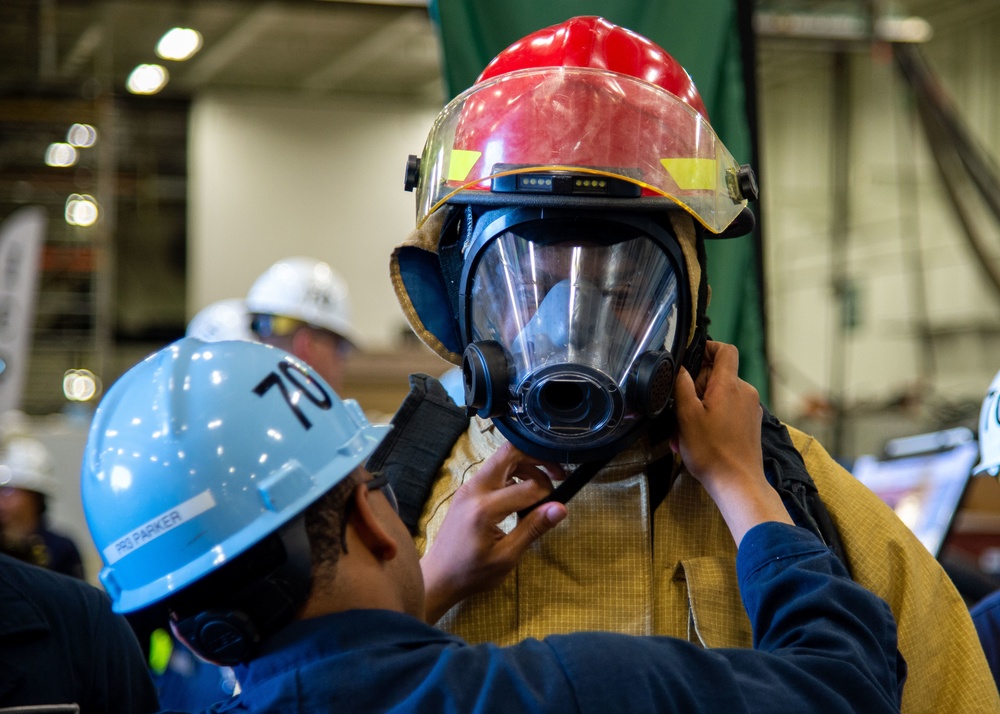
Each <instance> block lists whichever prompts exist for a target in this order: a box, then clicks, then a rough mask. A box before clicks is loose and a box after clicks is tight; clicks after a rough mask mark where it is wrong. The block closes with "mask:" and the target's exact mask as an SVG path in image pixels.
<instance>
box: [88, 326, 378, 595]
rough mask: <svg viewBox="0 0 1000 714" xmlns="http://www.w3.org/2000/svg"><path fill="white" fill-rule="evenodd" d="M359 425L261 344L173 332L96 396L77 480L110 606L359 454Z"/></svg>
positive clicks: (311, 496) (168, 584)
mask: <svg viewBox="0 0 1000 714" xmlns="http://www.w3.org/2000/svg"><path fill="white" fill-rule="evenodd" d="M389 428H390V427H388V426H383V425H372V424H370V423H369V422H368V420H367V419H366V418H365V415H364V413H363V412H362V411H361V408H360V406H359V405H358V404H357V402H355V401H353V400H350V399H348V400H341V399H340V398H339V397H338V396H337V395H336V393H335V392H334V391H333V389H331V388H330V387H329V386H328V385H327V384H326V382H324V381H323V379H322V378H321V377H320V376H319V375H318V374H316V372H315V371H314V370H312V369H311V368H310V367H308V366H307V365H306V364H305V363H303V362H301V361H300V360H298V359H296V358H294V357H292V356H291V355H289V354H288V353H286V352H284V351H282V350H279V349H277V348H274V347H270V346H267V345H262V344H257V343H251V342H242V341H226V342H214V343H207V342H202V341H201V340H197V339H194V338H190V337H187V338H184V339H182V340H179V341H177V342H175V343H174V344H172V345H170V346H168V347H166V348H164V349H162V350H160V351H159V352H156V353H154V354H153V355H151V356H149V357H147V358H146V359H145V360H144V361H143V362H141V363H139V364H138V365H136V366H135V367H133V368H132V369H131V370H129V371H128V372H127V373H126V374H124V375H123V376H122V377H121V378H120V379H119V380H118V381H117V382H116V383H115V384H114V386H113V387H112V388H111V389H110V390H109V391H108V393H107V394H106V395H105V397H104V399H103V400H102V401H101V404H100V406H99V407H98V409H97V411H96V413H95V414H94V421H93V424H92V425H91V429H90V434H89V436H88V439H87V445H86V448H85V450H84V458H83V467H82V475H81V478H82V481H81V492H82V496H83V508H84V513H85V515H86V518H87V524H88V526H89V527H90V533H91V536H92V537H93V539H94V543H95V544H96V546H97V549H98V550H99V551H100V552H101V557H102V558H103V560H104V564H105V567H104V568H103V569H102V570H101V574H100V578H101V582H102V583H103V584H104V587H105V589H106V590H107V591H108V594H109V595H110V596H111V598H112V600H113V601H114V609H115V611H116V612H131V611H133V610H137V609H139V608H142V607H146V606H147V605H150V604H152V603H154V602H156V601H158V600H161V599H163V598H165V597H167V596H169V595H171V594H173V593H174V592H176V591H177V590H178V589H180V588H183V587H185V586H187V585H189V584H191V583H193V582H195V581H196V580H199V579H200V578H202V577H204V576H205V575H207V574H208V573H210V572H212V571H214V570H216V569H217V568H219V567H221V566H222V565H223V564H225V563H226V562H228V561H229V560H231V559H232V558H233V557H235V556H237V555H239V554H240V553H242V552H244V551H246V550H247V549H248V548H250V547H251V546H253V545H254V544H256V543H258V542H259V541H261V540H262V539H264V538H265V537H267V536H268V535H270V534H271V533H274V532H275V531H276V530H278V528H280V527H281V526H282V525H284V524H285V523H287V522H288V521H290V520H291V519H293V518H294V517H296V516H297V515H299V514H300V513H302V511H304V510H305V509H306V508H307V507H308V506H309V505H310V504H312V503H313V502H314V501H316V500H317V499H319V498H320V496H322V495H323V494H324V493H326V492H327V491H328V490H330V489H331V488H332V487H333V486H335V485H336V484H337V483H339V482H340V481H342V480H343V479H344V478H346V477H347V476H348V475H349V474H351V473H352V472H353V471H354V469H355V468H356V467H357V466H358V465H360V464H362V463H364V461H365V459H367V457H368V456H369V455H370V454H371V452H372V451H374V449H375V447H376V446H378V444H379V442H381V441H382V439H383V438H384V437H385V435H386V434H387V433H388V430H389Z"/></svg>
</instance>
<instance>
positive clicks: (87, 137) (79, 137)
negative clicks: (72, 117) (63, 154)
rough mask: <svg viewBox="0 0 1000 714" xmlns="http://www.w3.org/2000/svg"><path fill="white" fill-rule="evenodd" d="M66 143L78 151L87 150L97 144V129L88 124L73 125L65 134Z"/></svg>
mask: <svg viewBox="0 0 1000 714" xmlns="http://www.w3.org/2000/svg"><path fill="white" fill-rule="evenodd" d="M66 141H67V142H69V143H70V144H72V145H73V146H75V147H76V148H78V149H88V148H90V147H91V146H93V145H94V144H96V143H97V129H95V128H94V127H92V126H91V125H90V124H74V125H73V126H71V127H70V128H69V131H67V132H66Z"/></svg>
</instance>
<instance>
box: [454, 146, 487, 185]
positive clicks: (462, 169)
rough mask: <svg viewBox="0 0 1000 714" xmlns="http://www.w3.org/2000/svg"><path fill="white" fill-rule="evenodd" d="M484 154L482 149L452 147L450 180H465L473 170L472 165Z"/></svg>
mask: <svg viewBox="0 0 1000 714" xmlns="http://www.w3.org/2000/svg"><path fill="white" fill-rule="evenodd" d="M482 155H483V152H481V151H469V150H467V149H452V150H451V160H450V161H449V162H448V180H449V181H464V180H465V177H466V176H468V175H469V172H470V171H472V167H473V166H475V165H476V162H477V161H479V157H480V156H482Z"/></svg>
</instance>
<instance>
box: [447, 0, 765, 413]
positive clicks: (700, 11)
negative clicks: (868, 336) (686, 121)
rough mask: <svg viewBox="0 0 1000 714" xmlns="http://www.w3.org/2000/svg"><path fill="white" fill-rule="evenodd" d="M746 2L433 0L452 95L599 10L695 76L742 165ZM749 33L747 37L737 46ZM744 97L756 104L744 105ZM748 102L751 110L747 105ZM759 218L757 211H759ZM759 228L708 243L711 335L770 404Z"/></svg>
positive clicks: (750, 139)
mask: <svg viewBox="0 0 1000 714" xmlns="http://www.w3.org/2000/svg"><path fill="white" fill-rule="evenodd" d="M750 9H751V8H750V2H749V0H699V1H698V2H691V1H690V0H653V1H651V0H431V2H430V13H431V17H432V19H433V20H434V22H435V23H436V24H437V27H438V30H439V32H440V35H441V46H442V48H443V61H444V68H443V69H444V77H445V84H446V88H447V91H448V94H449V96H450V97H454V96H455V95H456V94H458V93H459V92H461V91H462V90H464V89H466V88H467V87H469V86H471V85H472V84H473V83H474V82H475V81H476V77H477V76H479V73H480V72H481V71H482V70H483V68H484V67H485V66H486V65H487V63H488V62H489V61H490V60H491V59H493V57H494V56H496V55H497V54H498V53H499V52H500V51H501V50H503V49H504V48H505V47H507V46H508V45H510V44H511V43H512V42H514V41H515V40H517V39H519V38H521V37H523V36H525V35H527V34H529V33H531V32H534V31H535V30H538V29H541V28H543V27H547V26H549V25H554V24H557V23H559V22H562V21H563V20H566V19H568V18H570V17H574V16H577V15H600V16H602V17H604V18H606V19H608V20H610V21H611V22H614V23H616V24H618V25H621V26H623V27H627V28H629V29H631V30H634V31H636V32H638V33H639V34H641V35H644V36H646V37H648V38H649V39H651V40H653V41H654V42H656V43H657V44H659V45H660V46H661V47H663V48H664V49H665V50H667V52H669V53H670V54H671V55H673V56H674V58H676V59H677V60H678V61H679V62H680V63H681V64H682V65H683V66H684V68H685V69H686V70H687V71H688V73H689V74H690V75H691V77H692V78H693V79H694V82H695V84H696V85H697V87H698V91H699V92H700V93H701V96H702V99H703V100H704V102H705V106H706V107H707V108H708V114H709V117H711V120H712V126H713V127H714V129H715V131H716V132H717V133H718V135H719V137H720V138H721V139H722V141H723V143H725V145H726V147H727V148H728V149H729V150H730V151H731V152H732V153H733V155H734V156H735V157H736V159H737V160H738V161H740V163H751V164H753V165H754V168H755V169H757V170H758V172H759V166H758V165H757V162H756V157H755V156H754V154H755V133H756V127H755V124H754V119H755V117H754V111H753V109H752V107H753V91H752V86H751V87H749V91H748V85H752V81H753V80H752V77H753V71H752V70H753V67H752V62H753V60H752V57H753V53H752V51H748V48H749V47H750V45H749V44H747V43H750V42H752V37H751V36H750V29H749V17H750ZM741 36H743V39H744V42H741ZM748 98H749V99H750V101H749V102H748ZM748 107H749V108H748ZM753 208H754V210H755V211H757V212H758V219H759V217H760V214H759V207H758V206H754V207H753ZM759 235H760V231H759V225H758V230H757V231H755V233H754V234H753V235H751V236H746V237H743V238H736V239H734V240H727V241H708V242H707V245H708V275H709V284H710V285H711V286H712V303H711V305H710V306H709V311H708V313H709V317H710V318H711V320H712V324H711V327H710V334H711V336H712V337H713V339H716V340H721V341H723V342H731V343H733V344H735V345H736V346H737V347H738V348H739V350H740V376H741V377H743V378H744V379H746V380H747V381H748V382H750V383H751V384H753V385H754V386H755V387H757V389H758V391H759V392H760V395H761V399H762V400H763V401H764V402H765V403H766V402H767V401H768V396H769V381H768V370H767V360H766V350H765V328H764V310H763V299H762V293H763V289H762V288H763V286H762V271H761V267H760V266H761V263H760V255H761V251H760V241H759Z"/></svg>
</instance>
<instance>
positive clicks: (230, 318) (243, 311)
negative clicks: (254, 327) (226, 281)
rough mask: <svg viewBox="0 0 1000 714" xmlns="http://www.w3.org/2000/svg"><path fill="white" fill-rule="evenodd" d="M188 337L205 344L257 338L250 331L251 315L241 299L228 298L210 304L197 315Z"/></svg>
mask: <svg viewBox="0 0 1000 714" xmlns="http://www.w3.org/2000/svg"><path fill="white" fill-rule="evenodd" d="M186 335H187V336H188V337H197V338H198V339H199V340H204V341H205V342H218V341H220V340H246V341H248V342H254V341H255V340H256V338H255V337H254V334H253V332H251V331H250V313H249V312H247V305H246V302H244V301H243V300H242V299H240V298H227V299H225V300H218V301H216V302H213V303H210V304H208V305H206V306H205V307H203V308H202V309H201V310H199V311H198V312H197V313H195V316H194V317H192V318H191V322H189V323H188V326H187V331H186Z"/></svg>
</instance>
